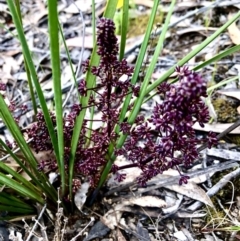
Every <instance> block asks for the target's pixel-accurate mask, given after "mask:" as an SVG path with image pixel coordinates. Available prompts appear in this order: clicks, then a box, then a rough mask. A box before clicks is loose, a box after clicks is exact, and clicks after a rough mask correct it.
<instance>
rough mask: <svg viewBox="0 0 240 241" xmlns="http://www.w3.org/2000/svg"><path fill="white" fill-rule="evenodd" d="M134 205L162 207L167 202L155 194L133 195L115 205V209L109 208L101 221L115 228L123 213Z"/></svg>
mask: <svg viewBox="0 0 240 241" xmlns="http://www.w3.org/2000/svg"><path fill="white" fill-rule="evenodd" d="M133 205H138V206H140V207H157V208H161V207H165V206H166V202H165V201H164V200H162V199H160V198H157V197H153V196H144V197H132V198H130V199H127V200H123V201H122V202H121V203H120V204H117V205H115V207H113V209H111V210H109V211H108V212H107V213H106V214H105V215H104V216H103V217H101V221H102V222H103V223H104V224H105V225H106V226H108V227H109V228H110V229H114V228H115V227H116V226H117V224H118V223H119V221H120V219H121V217H122V213H123V212H124V211H126V210H128V207H129V206H133Z"/></svg>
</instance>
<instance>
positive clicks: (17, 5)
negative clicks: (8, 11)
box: [15, 0, 37, 118]
mask: <svg viewBox="0 0 240 241" xmlns="http://www.w3.org/2000/svg"><path fill="white" fill-rule="evenodd" d="M15 3H16V10H17V14H18V17H19V20H20V22H21V24H22V15H21V8H20V2H19V0H15ZM23 60H24V67H25V70H26V74H27V81H28V86H29V92H30V97H31V100H32V105H33V111H34V115H35V117H36V114H37V103H36V99H35V95H34V90H33V84H32V80H31V75H30V71H29V67H28V64H27V61H26V59H25V57H24V58H23ZM35 117H34V118H35Z"/></svg>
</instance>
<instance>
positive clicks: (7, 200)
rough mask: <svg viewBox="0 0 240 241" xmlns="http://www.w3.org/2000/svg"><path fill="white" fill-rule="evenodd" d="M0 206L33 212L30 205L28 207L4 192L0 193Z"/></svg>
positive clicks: (20, 200)
mask: <svg viewBox="0 0 240 241" xmlns="http://www.w3.org/2000/svg"><path fill="white" fill-rule="evenodd" d="M0 204H1V205H3V204H4V205H8V206H15V207H19V208H23V209H29V210H33V211H34V210H35V209H34V208H33V207H32V205H29V204H28V203H26V202H25V201H23V200H22V199H20V198H17V197H16V196H13V195H11V194H10V193H5V192H4V190H3V191H2V192H0Z"/></svg>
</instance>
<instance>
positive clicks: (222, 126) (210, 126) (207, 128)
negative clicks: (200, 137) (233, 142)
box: [193, 123, 240, 134]
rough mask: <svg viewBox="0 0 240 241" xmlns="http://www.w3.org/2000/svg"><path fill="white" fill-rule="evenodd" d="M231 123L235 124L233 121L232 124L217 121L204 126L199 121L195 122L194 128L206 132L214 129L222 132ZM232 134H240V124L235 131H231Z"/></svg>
mask: <svg viewBox="0 0 240 241" xmlns="http://www.w3.org/2000/svg"><path fill="white" fill-rule="evenodd" d="M231 125H233V123H230V124H229V123H227V124H221V123H216V124H204V127H201V126H200V125H199V124H198V123H195V124H194V125H193V128H194V130H198V131H206V132H209V131H213V132H216V133H222V132H223V131H225V130H226V129H227V128H229V127H230V126H231ZM230 134H240V126H238V127H237V128H235V129H234V130H233V131H231V132H230Z"/></svg>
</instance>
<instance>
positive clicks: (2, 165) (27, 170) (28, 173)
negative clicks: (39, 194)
mask: <svg viewBox="0 0 240 241" xmlns="http://www.w3.org/2000/svg"><path fill="white" fill-rule="evenodd" d="M0 144H1V145H2V147H4V149H5V150H6V151H7V152H8V154H10V156H11V157H12V158H13V159H14V160H15V161H16V163H17V164H18V165H19V167H21V168H22V169H23V171H24V172H26V174H27V175H28V176H29V177H30V178H31V179H32V182H33V183H35V184H36V185H37V186H38V187H42V184H41V183H40V182H39V180H38V178H37V177H36V175H34V173H33V172H32V171H31V169H32V168H29V167H28V166H27V165H25V164H24V163H23V161H22V160H20V159H19V158H18V157H17V156H16V155H15V154H14V153H13V152H12V151H11V150H10V149H9V147H8V146H7V145H6V144H5V143H4V142H3V141H2V139H1V138H0ZM5 166H6V165H5V164H4V163H3V162H0V168H2V169H3V170H5V169H4V167H5ZM11 170H12V169H11ZM5 171H6V170H5ZM11 175H12V176H13V174H11ZM19 181H21V182H23V183H25V184H26V185H27V186H28V187H29V188H30V189H32V190H33V191H34V190H36V187H35V186H34V185H33V184H32V183H31V182H29V181H28V180H26V179H25V178H24V179H23V180H22V179H21V180H19Z"/></svg>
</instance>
